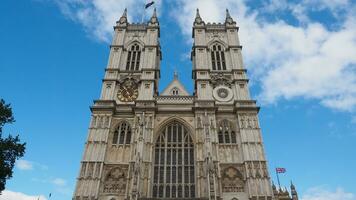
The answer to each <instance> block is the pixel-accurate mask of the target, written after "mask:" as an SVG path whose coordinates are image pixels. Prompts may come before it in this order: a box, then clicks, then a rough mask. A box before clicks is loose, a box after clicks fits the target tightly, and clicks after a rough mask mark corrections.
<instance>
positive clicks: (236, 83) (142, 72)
mask: <svg viewBox="0 0 356 200" xmlns="http://www.w3.org/2000/svg"><path fill="white" fill-rule="evenodd" d="M114 30H115V34H114V37H113V41H112V44H111V46H110V56H109V61H108V65H107V67H106V69H105V77H104V79H103V85H102V91H101V96H100V99H99V100H95V101H94V105H93V106H92V107H91V112H92V116H91V122H90V126H89V131H88V137H87V141H86V143H85V149H84V155H83V158H82V161H81V165H80V172H79V176H78V179H77V184H76V188H75V192H74V195H73V200H139V199H141V200H154V199H176V200H178V199H186V200H188V199H192V200H193V199H201V200H272V199H273V200H297V199H298V197H297V193H296V191H295V188H294V186H293V185H292V189H291V196H290V195H289V193H288V192H287V190H285V189H283V190H282V189H280V188H279V189H277V188H276V187H275V186H274V185H272V184H271V178H270V175H269V172H268V169H267V161H266V157H265V153H264V148H263V141H262V137H261V130H260V125H259V121H258V116H257V115H258V111H259V107H257V106H256V101H255V100H251V98H250V94H249V89H248V85H247V84H248V78H247V76H246V69H245V68H244V65H243V62H242V55H241V50H242V47H241V45H240V42H239V39H238V30H239V28H238V27H237V26H236V22H235V21H234V20H233V19H232V18H231V16H230V14H229V12H228V11H227V12H226V20H225V22H224V23H218V24H216V23H212V24H211V23H205V22H204V21H203V20H202V18H201V17H200V15H199V11H198V10H197V13H196V17H195V20H194V24H193V35H192V36H193V38H194V43H193V47H192V52H191V60H192V63H193V70H192V78H193V80H194V93H193V94H190V93H189V92H188V91H187V90H186V89H185V88H184V86H183V84H182V83H181V82H180V81H179V80H178V76H177V75H175V76H174V79H173V81H172V82H171V83H170V84H169V85H168V86H167V87H166V89H165V90H163V91H162V92H161V93H159V92H158V89H157V88H158V82H159V78H160V61H161V59H162V54H161V47H160V43H159V37H160V26H159V21H158V18H157V16H156V11H154V13H153V15H152V17H151V19H150V20H149V22H147V23H138V24H137V23H129V22H128V21H127V13H126V10H125V12H124V14H123V15H122V17H121V18H120V19H119V21H117V22H116V26H115V27H114ZM173 48H174V47H173Z"/></svg>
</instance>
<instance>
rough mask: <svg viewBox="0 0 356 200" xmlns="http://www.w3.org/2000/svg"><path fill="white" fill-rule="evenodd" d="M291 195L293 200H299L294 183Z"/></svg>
mask: <svg viewBox="0 0 356 200" xmlns="http://www.w3.org/2000/svg"><path fill="white" fill-rule="evenodd" d="M290 193H291V195H292V200H298V193H297V190H296V189H295V186H294V184H293V182H292V181H291V182H290Z"/></svg>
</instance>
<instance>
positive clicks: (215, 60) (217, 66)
mask: <svg viewBox="0 0 356 200" xmlns="http://www.w3.org/2000/svg"><path fill="white" fill-rule="evenodd" d="M211 66H212V68H213V70H226V61H225V53H224V48H223V47H222V46H221V45H220V44H214V45H213V46H212V48H211Z"/></svg>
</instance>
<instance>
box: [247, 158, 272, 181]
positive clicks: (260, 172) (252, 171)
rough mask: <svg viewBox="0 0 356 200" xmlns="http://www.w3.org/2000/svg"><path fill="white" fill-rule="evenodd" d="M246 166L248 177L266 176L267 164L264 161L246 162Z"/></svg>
mask: <svg viewBox="0 0 356 200" xmlns="http://www.w3.org/2000/svg"><path fill="white" fill-rule="evenodd" d="M246 168H247V174H248V177H253V178H264V177H268V171H267V165H266V162H264V161H263V162H260V161H253V162H246Z"/></svg>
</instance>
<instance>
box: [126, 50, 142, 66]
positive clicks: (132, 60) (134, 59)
mask: <svg viewBox="0 0 356 200" xmlns="http://www.w3.org/2000/svg"><path fill="white" fill-rule="evenodd" d="M140 59H141V48H140V46H139V45H138V44H134V45H132V46H131V47H130V49H129V51H128V53H127V62H126V70H131V71H133V70H139V68H140Z"/></svg>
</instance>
